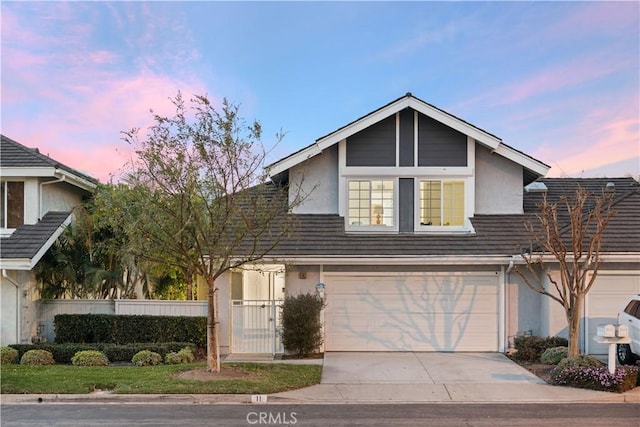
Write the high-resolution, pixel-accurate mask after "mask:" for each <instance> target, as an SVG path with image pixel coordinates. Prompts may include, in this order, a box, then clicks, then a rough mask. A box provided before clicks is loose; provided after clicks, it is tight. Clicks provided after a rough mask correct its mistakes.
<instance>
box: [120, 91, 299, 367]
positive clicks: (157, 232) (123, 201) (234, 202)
mask: <svg viewBox="0 0 640 427" xmlns="http://www.w3.org/2000/svg"><path fill="white" fill-rule="evenodd" d="M171 101H172V102H173V104H174V106H175V115H173V116H171V117H164V116H160V115H153V118H154V125H153V126H151V127H150V128H149V129H147V130H146V133H144V134H143V135H141V133H142V132H141V131H140V129H137V128H134V129H131V130H130V131H127V132H125V133H124V140H125V141H127V142H128V143H130V144H131V145H132V146H133V147H134V149H135V153H136V156H137V157H136V158H135V159H134V160H133V161H132V162H131V164H130V165H129V170H128V173H127V174H126V177H125V182H126V184H127V186H128V189H129V191H128V192H127V194H126V197H122V198H120V199H119V200H112V202H111V211H112V212H113V216H112V218H113V219H114V220H115V221H117V222H118V223H119V224H122V225H123V226H124V227H125V229H126V234H127V236H128V237H129V241H130V242H131V244H132V249H133V250H134V253H135V254H136V255H137V256H141V257H143V258H144V259H147V260H149V261H152V262H158V263H163V264H166V265H169V266H174V267H176V268H179V269H181V270H182V271H183V272H185V273H186V275H188V274H190V273H195V274H198V275H200V276H202V277H203V278H204V279H205V281H206V283H207V301H208V322H207V361H208V369H209V370H210V371H215V372H219V370H220V366H219V344H218V323H219V320H218V305H219V302H218V287H217V284H216V280H217V279H218V278H219V277H220V276H221V275H222V274H223V273H225V272H226V271H229V270H230V269H232V268H235V267H239V266H241V265H242V264H245V263H247V262H253V261H257V260H260V259H262V258H264V257H265V256H266V255H267V254H268V253H269V252H270V251H271V250H272V249H273V248H274V247H275V246H276V245H277V244H278V242H279V241H280V240H281V239H282V238H284V237H285V236H287V235H288V234H289V233H290V230H291V226H292V222H291V220H290V216H289V215H286V213H287V212H288V209H289V208H290V207H291V206H294V205H296V204H297V203H299V202H300V197H299V196H297V195H296V194H295V193H294V194H292V196H291V201H289V199H288V193H289V189H288V188H287V187H286V186H283V185H277V184H275V183H273V182H271V181H270V180H269V179H268V175H267V174H266V173H265V172H264V161H265V156H266V151H265V149H264V146H263V145H262V143H261V141H260V138H261V133H262V131H261V127H260V124H259V123H258V122H257V121H254V122H252V123H249V124H246V123H245V121H244V120H243V119H242V118H240V117H239V116H238V111H239V108H238V107H237V106H234V105H232V104H230V103H229V102H228V101H227V100H226V99H225V100H224V101H223V102H222V105H221V107H220V111H218V110H217V109H216V108H215V107H214V106H213V105H212V104H211V102H210V101H209V99H208V98H207V97H206V96H195V97H194V98H193V99H191V100H190V102H189V106H187V105H186V104H185V101H184V100H183V98H182V95H181V94H180V93H178V95H177V96H176V97H175V98H173V99H171ZM152 114H153V111H152ZM278 138H280V136H279V137H278ZM187 277H188V276H187Z"/></svg>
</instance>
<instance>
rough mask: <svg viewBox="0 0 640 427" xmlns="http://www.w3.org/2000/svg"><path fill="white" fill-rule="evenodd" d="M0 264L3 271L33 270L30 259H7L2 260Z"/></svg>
mask: <svg viewBox="0 0 640 427" xmlns="http://www.w3.org/2000/svg"><path fill="white" fill-rule="evenodd" d="M0 264H1V265H2V269H3V270H22V271H29V270H31V269H32V268H33V267H32V266H31V260H30V259H29V258H6V259H2V260H0Z"/></svg>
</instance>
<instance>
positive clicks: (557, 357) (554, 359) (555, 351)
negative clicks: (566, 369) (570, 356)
mask: <svg viewBox="0 0 640 427" xmlns="http://www.w3.org/2000/svg"><path fill="white" fill-rule="evenodd" d="M568 351H569V349H568V348H567V347H551V348H548V349H546V350H545V351H544V352H543V353H542V355H541V356H540V362H541V363H544V364H545V365H557V364H558V363H559V362H560V361H561V360H562V359H564V358H566V357H567V352H568Z"/></svg>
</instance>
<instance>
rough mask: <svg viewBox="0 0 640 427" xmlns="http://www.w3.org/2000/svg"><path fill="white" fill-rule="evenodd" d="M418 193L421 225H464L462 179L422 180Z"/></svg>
mask: <svg viewBox="0 0 640 427" xmlns="http://www.w3.org/2000/svg"><path fill="white" fill-rule="evenodd" d="M419 195H420V204H419V206H420V225H421V226H427V227H429V226H433V227H462V226H464V221H465V209H464V200H465V194H464V181H440V180H423V181H420V190H419Z"/></svg>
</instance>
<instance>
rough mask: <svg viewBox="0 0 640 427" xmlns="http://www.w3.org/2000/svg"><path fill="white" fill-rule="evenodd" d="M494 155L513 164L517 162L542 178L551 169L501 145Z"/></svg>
mask: <svg viewBox="0 0 640 427" xmlns="http://www.w3.org/2000/svg"><path fill="white" fill-rule="evenodd" d="M494 153H496V154H499V155H501V156H502V157H504V158H506V159H509V160H511V161H513V162H516V163H518V164H519V165H521V166H523V167H525V168H527V169H529V170H531V171H533V172H535V173H537V174H538V175H540V176H545V175H546V174H547V172H549V169H551V168H550V167H549V166H547V165H545V164H544V163H541V162H539V161H537V160H534V159H532V158H531V157H528V156H525V155H524V154H522V153H520V152H518V151H516V150H514V149H513V148H510V147H507V146H506V145H504V144H500V146H499V147H497V148H496V149H495V150H494Z"/></svg>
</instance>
